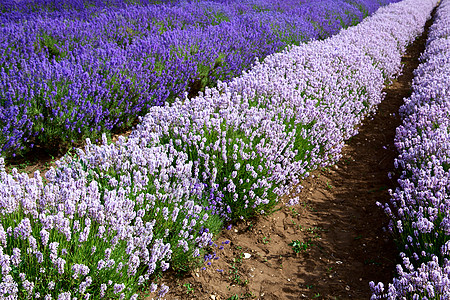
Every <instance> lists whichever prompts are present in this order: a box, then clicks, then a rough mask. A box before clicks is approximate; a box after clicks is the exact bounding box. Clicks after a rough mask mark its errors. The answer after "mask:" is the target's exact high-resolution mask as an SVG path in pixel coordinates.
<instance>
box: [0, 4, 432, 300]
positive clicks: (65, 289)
mask: <svg viewBox="0 0 450 300" xmlns="http://www.w3.org/2000/svg"><path fill="white" fill-rule="evenodd" d="M436 2H437V0H426V1H424V0H405V1H403V2H400V3H396V4H391V5H389V6H386V7H384V8H381V9H379V10H378V12H377V13H376V14H374V15H373V16H372V17H369V18H367V19H366V20H364V21H363V22H362V23H361V24H359V25H357V26H355V27H351V28H349V29H347V30H343V31H341V32H340V33H339V34H338V35H336V36H334V37H332V38H330V39H327V40H325V41H314V42H310V43H308V44H306V45H302V46H293V47H290V48H288V49H286V50H285V51H284V52H282V53H278V54H273V55H271V56H268V57H267V58H266V59H265V60H264V62H263V63H258V64H256V65H255V67H254V68H252V70H251V71H249V72H245V73H244V74H243V75H242V76H240V77H239V78H235V79H234V80H232V81H231V82H229V83H222V82H219V83H218V86H217V87H216V88H207V89H206V90H205V92H204V93H202V94H201V95H200V96H198V97H195V98H192V99H189V98H186V99H184V100H177V101H175V103H174V104H172V105H166V106H164V107H152V108H150V109H149V113H148V114H147V115H146V116H145V117H144V118H142V120H141V122H140V124H139V125H138V126H137V127H136V128H135V130H134V131H133V132H132V134H131V135H130V136H129V137H128V138H123V137H121V138H120V139H119V141H118V142H117V143H112V144H108V143H107V140H106V136H104V138H103V140H104V142H103V143H104V144H103V145H102V146H98V145H94V144H92V143H90V142H89V140H88V141H87V146H86V147H85V150H84V151H83V150H81V149H79V150H78V151H77V156H76V157H71V156H66V157H64V158H63V159H61V160H60V161H58V162H57V168H56V169H51V170H50V171H48V172H47V173H46V175H45V179H44V178H42V177H41V175H40V174H39V173H36V174H35V176H34V178H29V177H28V176H27V174H19V173H18V172H17V171H16V170H15V171H13V173H12V174H8V173H7V172H5V170H4V169H3V170H1V172H0V213H1V215H2V216H1V218H0V224H1V226H0V266H1V275H0V276H1V277H0V279H1V280H0V281H1V282H0V296H1V297H2V298H3V299H18V298H19V299H26V298H27V297H35V298H38V299H40V298H44V299H55V298H56V299H73V298H76V299H89V297H93V298H95V299H98V298H102V297H103V298H105V299H117V298H118V299H124V298H126V299H128V298H132V299H136V298H137V294H135V293H136V291H137V289H138V288H141V289H143V288H144V286H145V285H150V286H149V289H150V291H153V292H157V293H159V295H160V296H162V295H164V294H165V292H166V291H167V287H166V286H164V285H160V286H158V285H157V284H156V283H155V278H157V275H159V274H161V273H162V272H164V271H166V270H167V269H168V268H172V269H175V270H186V269H188V268H189V267H192V266H196V265H198V264H199V263H201V261H202V259H211V258H212V257H213V256H212V255H206V256H202V255H204V254H205V253H207V252H206V251H207V250H209V249H210V247H211V246H212V245H213V237H214V234H215V233H217V232H218V231H219V230H220V229H221V228H222V226H223V224H225V223H226V222H227V221H230V220H236V219H238V218H247V217H250V216H253V215H255V214H259V213H265V212H266V211H270V210H271V209H273V207H274V206H275V205H276V204H277V202H278V201H279V199H280V196H282V195H284V194H286V193H288V192H289V191H290V190H291V189H292V188H293V187H294V186H296V183H298V182H299V180H300V179H301V178H303V177H305V176H307V175H308V172H309V171H311V170H313V169H315V168H317V167H319V166H325V165H327V164H332V163H334V162H335V161H336V160H337V159H338V158H339V156H340V151H341V149H342V147H343V145H344V140H345V139H347V138H349V137H350V136H352V135H354V134H356V131H357V130H356V127H357V126H358V124H360V123H361V121H362V119H363V118H364V116H366V115H367V114H368V113H370V112H373V111H374V110H375V109H376V106H377V104H378V103H379V102H380V101H381V100H382V96H383V95H382V89H383V85H384V83H385V82H386V81H390V80H391V79H393V78H394V77H395V76H396V75H398V74H399V73H400V72H401V62H400V58H401V55H402V54H403V53H404V51H405V48H406V46H407V45H408V44H409V43H410V42H411V41H413V40H414V39H415V37H416V36H417V35H418V34H419V33H420V32H421V31H422V30H423V26H424V24H425V21H426V19H427V18H428V17H429V15H430V12H431V10H432V8H433V6H434V5H435V4H436ZM295 202H296V199H290V204H294V203H295ZM30 266H32V267H30Z"/></svg>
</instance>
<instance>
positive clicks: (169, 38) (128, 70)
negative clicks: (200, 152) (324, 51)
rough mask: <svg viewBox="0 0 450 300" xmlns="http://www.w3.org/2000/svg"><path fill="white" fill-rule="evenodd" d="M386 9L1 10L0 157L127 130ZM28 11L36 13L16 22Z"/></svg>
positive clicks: (360, 5)
mask: <svg viewBox="0 0 450 300" xmlns="http://www.w3.org/2000/svg"><path fill="white" fill-rule="evenodd" d="M396 1H398V0H321V1H319V2H317V1H310V0H309V1H306V2H304V1H302V4H301V5H298V4H299V3H298V0H297V1H296V0H284V1H269V0H257V1H254V0H246V1H232V2H230V1H228V0H216V1H192V2H180V3H176V4H173V3H162V4H155V5H151V4H149V2H151V1H143V4H145V5H131V4H128V2H130V1H125V0H123V1H122V0H114V1H110V2H111V3H109V2H108V1H101V0H95V1H94V0H92V1H75V2H71V1H66V0H61V1H56V0H55V1H47V0H45V1H44V0H39V1H36V0H35V1H17V2H15V1H13V2H11V1H9V0H2V1H0V9H1V8H2V7H3V8H4V10H6V12H4V13H0V20H1V22H0V127H1V132H0V154H1V155H2V156H11V155H12V156H15V155H16V154H17V153H24V152H26V151H27V150H29V149H30V148H33V147H34V145H35V144H37V145H40V146H41V147H44V148H47V149H52V148H54V147H55V146H56V147H64V148H66V147H69V146H70V145H76V144H79V142H80V141H84V139H85V138H87V137H89V138H91V139H92V140H96V139H98V138H99V137H100V136H101V133H102V132H110V131H111V130H120V129H122V130H123V129H126V128H129V127H130V126H131V124H133V123H134V122H135V121H136V119H137V116H138V115H141V116H143V115H145V113H147V112H148V110H149V108H150V107H151V106H153V105H164V103H166V102H169V103H170V102H173V101H174V99H175V98H176V97H182V96H183V95H184V93H186V92H188V93H189V95H190V96H193V95H196V94H197V93H198V91H199V90H202V89H203V88H204V87H205V86H212V85H215V82H216V81H217V80H221V81H228V80H231V78H233V77H235V76H237V75H239V74H241V72H242V71H243V70H247V69H249V68H250V67H251V65H252V64H253V63H254V62H255V59H257V58H264V57H265V56H267V55H269V54H271V53H275V52H278V51H280V50H282V49H283V48H284V47H285V46H286V45H290V44H300V43H303V42H305V41H308V40H311V39H312V40H314V39H318V38H324V37H328V36H330V35H332V34H335V33H337V32H338V31H339V30H340V29H341V28H342V27H347V26H349V25H353V24H356V23H358V22H360V21H361V20H362V19H363V17H365V16H367V15H368V14H371V13H373V12H374V11H375V10H376V9H377V8H378V7H379V6H380V5H385V4H387V3H390V2H396ZM30 2H32V3H34V4H35V5H36V6H39V5H41V6H42V7H43V8H42V10H38V11H36V12H33V11H29V10H28V11H27V9H26V7H28V6H27V5H30ZM166 2H167V1H166ZM11 3H16V6H17V7H16V6H14V7H13V8H16V9H17V10H14V9H12V8H11V7H10V6H11ZM102 3H103V4H102ZM108 3H109V4H108ZM69 4H70V5H72V6H74V7H73V8H70V6H69V8H70V9H69V8H67V9H63V10H60V11H58V10H56V11H49V8H48V7H52V6H54V7H56V8H64V7H65V6H66V5H67V6H68V5H69ZM88 4H89V5H88ZM92 4H96V5H99V7H95V6H91V5H92ZM83 5H84V6H87V7H86V8H85V9H82V7H83ZM45 7H46V8H47V9H45V10H44V8H45ZM75 8H77V10H75Z"/></svg>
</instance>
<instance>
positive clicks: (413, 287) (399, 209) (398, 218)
mask: <svg viewBox="0 0 450 300" xmlns="http://www.w3.org/2000/svg"><path fill="white" fill-rule="evenodd" d="M449 24H450V1H448V0H443V1H441V3H440V5H439V7H438V8H437V11H436V15H435V19H434V23H433V25H432V26H431V27H430V31H429V36H428V40H427V43H426V50H425V52H424V53H423V54H422V56H421V65H419V67H418V68H417V70H416V71H415V78H414V81H413V93H412V95H411V97H410V98H408V99H406V100H405V104H404V105H403V106H402V107H401V109H400V113H401V115H402V117H403V124H402V125H401V126H400V127H398V128H397V135H396V146H397V149H398V150H399V152H400V155H399V157H398V158H397V160H396V167H398V168H399V169H400V171H401V176H400V179H399V181H398V182H399V187H398V188H397V189H396V190H395V191H393V192H392V199H391V203H388V204H384V205H383V206H384V208H385V211H386V212H387V214H388V215H389V217H390V218H391V223H390V228H389V229H390V230H391V231H392V232H393V233H394V235H395V237H396V238H397V240H398V245H399V248H400V251H401V253H400V255H401V258H402V261H403V263H402V264H401V265H398V266H397V277H396V278H395V279H394V281H393V282H392V283H389V285H388V286H386V287H385V286H384V285H383V284H382V283H378V284H375V283H373V282H372V283H371V287H372V290H373V292H374V293H373V296H372V299H380V298H388V299H450V278H449V277H450V261H449V255H450V237H449V236H450V231H449V229H450V223H449V222H450V219H449V215H450V211H449V203H450V199H449V194H450V190H449V186H450V185H449V183H450V172H449V170H450V146H449V145H450V135H449V128H450V102H449V99H450V93H449V91H450V72H449V70H450V39H449V33H450V30H449V28H450V27H449Z"/></svg>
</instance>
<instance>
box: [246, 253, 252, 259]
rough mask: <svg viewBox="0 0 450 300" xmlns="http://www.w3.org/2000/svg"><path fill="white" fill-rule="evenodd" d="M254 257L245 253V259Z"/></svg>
mask: <svg viewBox="0 0 450 300" xmlns="http://www.w3.org/2000/svg"><path fill="white" fill-rule="evenodd" d="M251 256H252V255H251V254H250V253H244V258H245V259H249V258H250V257H251Z"/></svg>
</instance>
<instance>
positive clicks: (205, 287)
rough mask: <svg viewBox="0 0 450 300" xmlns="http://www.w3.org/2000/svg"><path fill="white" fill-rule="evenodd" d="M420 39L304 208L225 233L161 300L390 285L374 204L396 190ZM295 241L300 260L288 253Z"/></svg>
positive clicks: (363, 291) (387, 252) (308, 193)
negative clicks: (398, 132)
mask: <svg viewBox="0 0 450 300" xmlns="http://www.w3.org/2000/svg"><path fill="white" fill-rule="evenodd" d="M430 25H431V21H428V22H427V27H426V28H427V29H428V27H429V26H430ZM426 33H427V30H426V32H425V33H424V34H423V35H422V36H421V37H420V38H418V39H417V40H416V41H415V43H414V44H412V45H411V46H410V47H409V48H408V51H407V53H406V55H405V56H404V57H403V63H404V64H405V65H404V71H403V75H402V76H400V78H399V79H398V80H397V81H396V82H394V83H393V84H392V85H391V86H390V87H389V88H387V89H386V90H385V92H386V93H387V95H386V99H385V101H383V102H382V103H381V104H380V105H379V109H378V112H377V114H376V115H374V116H373V118H368V119H367V120H366V122H365V123H364V124H363V125H362V127H361V128H360V133H359V134H358V135H357V136H355V137H353V138H352V139H351V140H350V141H349V142H348V144H347V146H346V147H345V148H344V151H343V158H342V159H341V160H340V161H339V162H338V163H337V165H336V166H334V167H331V168H328V169H325V170H319V171H316V172H314V173H313V174H314V178H312V176H311V177H310V178H308V179H307V180H306V181H305V182H304V183H303V185H304V189H303V190H302V192H301V193H300V195H299V196H300V199H301V204H300V205H297V206H296V207H293V208H291V209H289V208H286V207H282V208H281V209H280V210H279V211H277V212H275V213H274V214H272V215H270V216H265V217H261V218H258V219H255V220H250V221H247V222H243V223H241V224H238V225H236V226H235V227H234V228H233V229H231V230H230V231H225V232H223V233H222V235H221V236H220V238H219V240H218V244H219V245H220V243H221V242H223V241H226V240H230V241H231V242H230V244H228V245H226V246H225V248H224V249H223V250H220V251H217V255H218V256H219V257H220V259H218V260H213V261H212V265H211V266H210V267H208V268H206V270H195V271H194V272H192V273H191V274H189V275H188V276H185V277H183V278H177V277H175V276H172V277H170V278H168V279H166V280H165V281H166V284H168V285H169V286H170V289H171V290H170V292H169V294H168V295H167V297H166V298H167V299H170V300H172V299H180V300H181V299H216V300H220V299H231V300H237V299H369V298H370V294H371V293H370V289H369V284H368V283H369V281H371V280H373V281H375V282H378V281H383V282H385V283H386V282H390V281H391V280H392V276H393V275H394V271H395V265H396V263H397V262H396V259H397V251H396V249H395V245H394V243H393V241H392V239H391V238H390V237H389V235H387V234H386V233H385V232H384V231H383V229H382V228H383V226H385V225H386V224H387V218H386V217H385V215H384V213H383V212H382V211H381V209H380V208H378V207H377V206H376V204H375V203H376V202H377V201H380V202H387V201H389V198H390V197H389V193H388V189H394V188H395V182H396V179H395V178H393V179H389V178H388V173H389V172H393V171H394V167H393V161H394V158H395V157H396V156H397V152H396V149H395V146H394V145H393V140H394V136H395V129H396V127H397V126H398V125H399V124H400V119H399V117H398V116H397V112H398V109H399V107H400V105H402V103H403V98H404V97H408V96H409V95H410V93H411V91H410V83H411V79H412V78H413V74H412V71H413V70H414V69H415V68H416V67H417V66H418V60H417V58H418V57H419V55H420V53H421V52H422V51H423V50H424V44H425V41H426ZM293 241H297V246H296V249H297V250H298V252H299V253H295V252H294V251H293V248H294V247H293V246H292V245H291V246H289V245H288V244H290V243H292V242H293ZM149 299H150V298H149Z"/></svg>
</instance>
